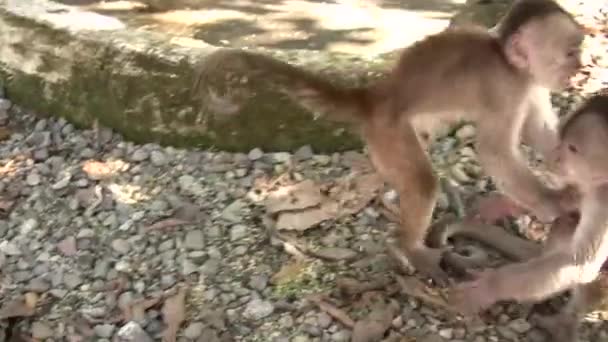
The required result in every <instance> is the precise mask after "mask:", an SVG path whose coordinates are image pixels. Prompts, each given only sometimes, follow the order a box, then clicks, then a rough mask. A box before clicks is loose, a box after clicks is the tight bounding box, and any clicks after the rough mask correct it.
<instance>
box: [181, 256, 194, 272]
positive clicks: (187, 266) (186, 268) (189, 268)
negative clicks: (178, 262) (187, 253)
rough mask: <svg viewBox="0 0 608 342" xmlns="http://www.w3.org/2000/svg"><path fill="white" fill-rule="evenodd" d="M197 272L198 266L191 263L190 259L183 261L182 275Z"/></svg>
mask: <svg viewBox="0 0 608 342" xmlns="http://www.w3.org/2000/svg"><path fill="white" fill-rule="evenodd" d="M196 271H197V267H196V265H195V264H194V263H193V262H192V261H190V259H186V258H184V260H183V261H182V274H183V275H190V274H192V273H194V272H196Z"/></svg>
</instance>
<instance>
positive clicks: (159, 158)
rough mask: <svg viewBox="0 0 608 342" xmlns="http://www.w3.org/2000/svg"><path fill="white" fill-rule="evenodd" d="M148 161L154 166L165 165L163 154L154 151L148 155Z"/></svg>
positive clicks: (165, 160) (165, 158) (165, 159)
mask: <svg viewBox="0 0 608 342" xmlns="http://www.w3.org/2000/svg"><path fill="white" fill-rule="evenodd" d="M150 161H151V162H152V164H153V165H154V166H163V165H165V164H167V157H166V156H165V154H164V153H163V152H161V151H157V150H154V151H152V153H150Z"/></svg>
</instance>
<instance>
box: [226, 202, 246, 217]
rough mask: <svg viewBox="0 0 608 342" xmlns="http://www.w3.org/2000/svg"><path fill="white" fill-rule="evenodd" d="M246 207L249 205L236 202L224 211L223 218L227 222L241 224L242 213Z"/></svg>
mask: <svg viewBox="0 0 608 342" xmlns="http://www.w3.org/2000/svg"><path fill="white" fill-rule="evenodd" d="M246 207H247V204H246V203H245V202H244V201H242V200H236V201H234V202H232V203H231V204H230V205H228V206H227V207H226V208H225V209H224V210H223V211H222V218H223V219H224V220H226V221H230V222H234V223H239V222H241V221H242V218H241V213H242V212H243V211H244V209H245V208H246Z"/></svg>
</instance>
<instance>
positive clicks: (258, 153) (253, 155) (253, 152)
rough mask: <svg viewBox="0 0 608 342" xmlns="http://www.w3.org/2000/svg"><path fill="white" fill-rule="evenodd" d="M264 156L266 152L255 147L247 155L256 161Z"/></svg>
mask: <svg viewBox="0 0 608 342" xmlns="http://www.w3.org/2000/svg"><path fill="white" fill-rule="evenodd" d="M263 156H264V152H263V151H262V150H261V149H259V148H257V147H256V148H254V149H252V150H251V151H249V153H248V154H247V157H248V158H249V160H251V161H256V160H258V159H260V158H262V157H263Z"/></svg>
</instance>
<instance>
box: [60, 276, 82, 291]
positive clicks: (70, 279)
mask: <svg viewBox="0 0 608 342" xmlns="http://www.w3.org/2000/svg"><path fill="white" fill-rule="evenodd" d="M82 281H83V280H82V277H81V276H80V275H79V274H76V273H67V274H65V275H64V276H63V283H64V284H65V286H66V287H67V288H68V289H70V290H74V289H75V288H77V287H78V286H80V284H82Z"/></svg>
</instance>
